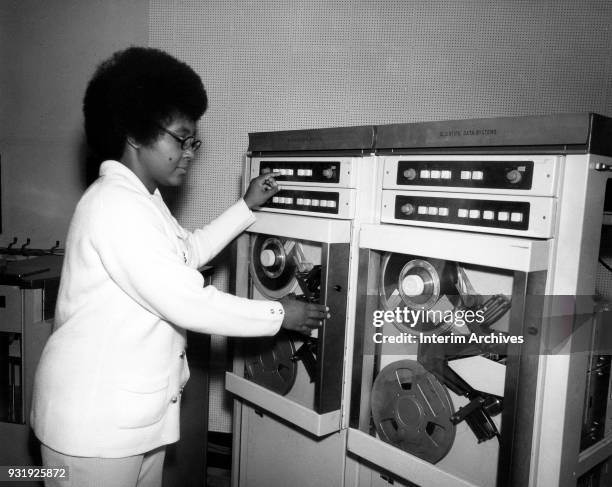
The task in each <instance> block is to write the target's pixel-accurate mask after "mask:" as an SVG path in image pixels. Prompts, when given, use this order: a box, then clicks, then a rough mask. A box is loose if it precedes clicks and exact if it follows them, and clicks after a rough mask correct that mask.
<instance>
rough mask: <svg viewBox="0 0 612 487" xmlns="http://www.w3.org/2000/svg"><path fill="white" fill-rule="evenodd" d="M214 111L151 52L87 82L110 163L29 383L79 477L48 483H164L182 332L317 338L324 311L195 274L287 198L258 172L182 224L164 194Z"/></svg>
mask: <svg viewBox="0 0 612 487" xmlns="http://www.w3.org/2000/svg"><path fill="white" fill-rule="evenodd" d="M206 105H207V98H206V92H205V90H204V87H203V86H202V82H201V80H200V78H199V77H198V75H197V74H196V73H195V72H194V71H193V70H192V69H191V68H190V67H189V66H187V65H186V64H184V63H182V62H180V61H178V60H177V59H175V58H173V57H172V56H170V55H168V54H166V53H164V52H161V51H158V50H155V49H149V48H136V47H134V48H129V49H127V50H124V51H121V52H118V53H116V54H115V55H113V56H112V57H111V58H110V59H109V60H108V61H106V62H104V63H103V64H101V65H100V67H99V68H98V69H97V71H96V73H95V74H94V76H93V78H92V79H91V81H90V83H89V85H88V87H87V91H86V94H85V100H84V115H85V129H86V135H87V140H88V143H89V145H90V147H91V149H92V150H93V151H95V153H97V154H98V155H100V156H101V157H102V158H104V159H106V160H105V162H103V163H102V165H101V167H100V177H99V178H98V179H97V180H96V181H95V182H94V184H92V185H91V186H90V187H89V188H88V190H87V191H86V192H85V194H84V195H83V197H82V198H81V200H80V201H79V203H78V205H77V208H76V211H75V214H74V216H73V219H72V222H71V225H70V230H69V232H68V238H67V241H66V255H65V259H64V266H63V269H62V278H61V284H60V291H59V295H58V301H57V308H56V316H55V319H56V322H55V329H54V333H53V334H52V335H51V337H50V339H49V341H48V343H47V345H46V347H45V349H44V352H43V354H42V357H41V360H40V364H39V367H38V370H37V373H36V379H35V384H34V397H33V405H32V413H31V422H32V426H33V428H34V432H35V433H36V435H37V437H38V438H39V439H40V441H41V443H42V447H41V448H42V456H43V463H44V464H45V465H64V466H68V467H69V470H70V481H69V483H67V482H66V481H62V480H58V481H57V482H56V483H54V481H48V482H47V485H60V486H64V487H65V486H67V485H75V486H79V487H81V486H87V485H96V486H100V485H108V486H113V487H117V486H136V485H138V486H159V485H161V478H162V475H161V473H162V466H163V458H164V452H165V445H167V444H169V443H172V442H175V441H177V440H178V438H179V409H180V397H181V393H182V390H183V387H184V385H185V383H186V381H187V379H188V377H189V370H188V367H187V360H186V356H185V350H184V348H185V330H186V329H189V330H194V331H199V332H203V333H211V334H223V335H229V336H259V335H273V334H275V333H276V332H277V331H278V330H279V328H280V327H281V326H283V327H285V328H289V329H293V330H298V331H301V332H303V333H309V332H310V329H311V328H314V327H317V326H320V324H321V323H322V321H321V320H323V319H324V318H326V317H327V316H328V315H327V311H326V309H325V308H324V307H323V306H319V305H313V304H306V303H302V302H300V301H296V300H295V299H291V298H284V299H282V300H281V301H280V302H275V301H252V300H247V299H243V298H238V297H235V296H232V295H229V294H225V293H222V292H220V291H218V290H217V289H215V288H214V287H212V286H208V287H206V288H204V287H203V278H202V276H201V275H200V273H199V272H198V271H197V269H198V267H200V266H202V265H203V264H204V263H206V262H207V261H208V260H209V259H210V258H212V257H213V256H214V255H215V254H217V253H218V252H219V251H220V250H221V249H222V248H223V247H224V246H225V245H226V244H227V243H228V242H229V241H231V240H232V239H233V238H234V237H235V236H236V235H238V234H239V233H240V232H242V231H243V230H244V229H246V228H247V227H248V226H249V225H250V224H251V223H252V222H253V221H254V219H255V218H254V216H253V214H252V213H251V211H250V210H251V209H252V208H253V207H256V206H258V205H261V204H263V203H264V202H265V201H266V200H267V199H268V198H269V197H270V196H272V195H273V194H274V193H276V192H277V191H278V187H277V184H276V182H275V181H274V178H273V177H271V176H261V177H258V178H255V179H254V180H253V181H251V184H250V186H249V188H248V190H247V192H246V194H245V195H244V198H242V199H240V200H239V201H238V202H237V203H236V204H234V205H233V206H232V207H230V208H229V209H228V210H227V211H226V212H225V213H223V214H222V215H221V216H220V217H219V218H217V219H216V220H214V221H213V222H211V223H210V224H209V225H208V226H206V227H205V228H203V229H201V230H196V231H195V232H193V233H191V232H188V231H186V230H185V229H183V228H181V227H180V225H179V224H178V223H177V221H176V220H175V219H174V218H173V217H172V215H171V214H170V211H169V210H168V208H167V207H166V205H165V204H164V201H163V200H162V197H161V195H160V193H159V187H160V186H178V185H180V184H181V183H182V182H183V179H184V178H185V175H186V172H187V169H188V166H189V165H190V164H191V162H192V161H193V158H194V153H195V151H196V150H197V149H198V148H199V147H200V141H199V140H197V138H196V122H197V120H198V119H199V118H200V117H201V116H202V114H203V113H204V111H205V110H206Z"/></svg>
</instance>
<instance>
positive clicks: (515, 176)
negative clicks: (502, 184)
mask: <svg viewBox="0 0 612 487" xmlns="http://www.w3.org/2000/svg"><path fill="white" fill-rule="evenodd" d="M506 179H507V180H508V182H509V183H512V184H518V183H520V182H521V179H523V175H522V174H521V172H520V171H519V170H518V169H512V170H511V171H508V172H507V173H506Z"/></svg>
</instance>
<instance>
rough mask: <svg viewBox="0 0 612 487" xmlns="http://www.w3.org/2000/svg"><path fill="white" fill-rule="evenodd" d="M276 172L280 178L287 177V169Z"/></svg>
mask: <svg viewBox="0 0 612 487" xmlns="http://www.w3.org/2000/svg"><path fill="white" fill-rule="evenodd" d="M277 171H278V172H279V173H280V174H281V176H286V175H287V171H288V170H287V169H277Z"/></svg>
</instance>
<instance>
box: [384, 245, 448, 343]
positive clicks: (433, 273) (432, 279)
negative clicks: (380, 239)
mask: <svg viewBox="0 0 612 487" xmlns="http://www.w3.org/2000/svg"><path fill="white" fill-rule="evenodd" d="M456 280H457V269H456V265H455V263H453V262H449V261H445V260H440V259H421V258H417V257H412V256H409V255H404V254H395V253H386V254H384V256H383V259H382V263H381V273H380V283H379V294H380V299H381V303H382V305H383V307H384V309H385V310H388V311H394V310H395V309H396V308H403V307H405V308H408V309H410V310H415V311H416V310H423V311H427V310H430V309H432V308H434V309H440V310H450V309H454V308H455V306H456V302H457V296H456V295H457V290H456V287H455V282H456ZM394 324H395V326H396V327H397V328H398V329H399V330H400V331H402V332H407V333H419V332H420V333H433V332H434V331H435V332H436V333H445V332H446V331H448V330H450V329H451V328H452V326H453V324H452V323H433V322H429V321H427V320H421V321H419V322H417V323H411V324H405V323H399V322H394Z"/></svg>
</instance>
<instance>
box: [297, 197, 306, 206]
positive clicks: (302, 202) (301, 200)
mask: <svg viewBox="0 0 612 487" xmlns="http://www.w3.org/2000/svg"><path fill="white" fill-rule="evenodd" d="M296 203H297V204H298V205H303V204H304V198H298V199H297V202H296Z"/></svg>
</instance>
